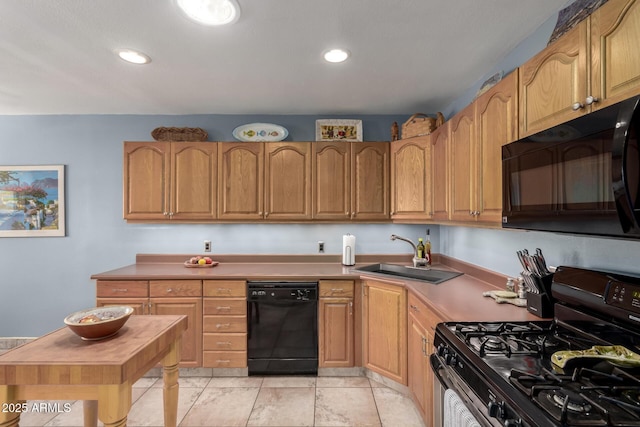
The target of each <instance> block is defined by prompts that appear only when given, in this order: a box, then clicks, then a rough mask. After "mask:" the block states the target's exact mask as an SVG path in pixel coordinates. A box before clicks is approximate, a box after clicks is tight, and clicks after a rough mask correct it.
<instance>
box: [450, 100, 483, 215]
mask: <svg viewBox="0 0 640 427" xmlns="http://www.w3.org/2000/svg"><path fill="white" fill-rule="evenodd" d="M473 112H474V105H473V104H470V105H468V106H467V107H466V108H465V109H464V110H462V111H460V112H459V113H458V114H456V115H455V116H454V117H453V118H452V119H451V121H450V123H451V124H450V126H451V131H450V137H451V141H450V144H451V169H452V170H451V219H452V220H455V221H475V216H474V211H473V209H472V205H471V193H472V189H473V188H474V185H475V177H474V173H475V168H476V158H477V156H476V154H475V152H474V148H475V140H474V138H475V128H474V117H473Z"/></svg>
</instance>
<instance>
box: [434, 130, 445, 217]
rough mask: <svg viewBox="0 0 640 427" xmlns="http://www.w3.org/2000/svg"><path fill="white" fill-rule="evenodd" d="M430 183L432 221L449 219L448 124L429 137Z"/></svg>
mask: <svg viewBox="0 0 640 427" xmlns="http://www.w3.org/2000/svg"><path fill="white" fill-rule="evenodd" d="M430 140H431V183H432V186H433V190H432V192H433V201H432V206H433V219H434V220H437V221H446V220H448V219H449V122H445V124H444V125H442V126H440V127H439V128H438V129H436V130H435V131H434V132H433V133H432V134H431V135H430Z"/></svg>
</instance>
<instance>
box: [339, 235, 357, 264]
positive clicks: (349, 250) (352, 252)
mask: <svg viewBox="0 0 640 427" xmlns="http://www.w3.org/2000/svg"><path fill="white" fill-rule="evenodd" d="M342 264H343V265H355V264H356V236H352V235H351V234H345V235H344V236H342Z"/></svg>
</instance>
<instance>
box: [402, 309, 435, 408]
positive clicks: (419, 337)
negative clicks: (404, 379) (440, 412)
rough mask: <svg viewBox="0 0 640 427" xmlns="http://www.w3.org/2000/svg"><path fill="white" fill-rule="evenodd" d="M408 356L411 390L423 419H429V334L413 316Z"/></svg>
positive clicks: (410, 317) (410, 318)
mask: <svg viewBox="0 0 640 427" xmlns="http://www.w3.org/2000/svg"><path fill="white" fill-rule="evenodd" d="M407 338H408V356H409V361H408V362H409V380H408V381H409V390H411V393H412V394H413V397H414V401H415V402H416V403H417V404H418V409H419V410H420V412H421V414H422V418H423V419H425V420H426V419H427V418H428V415H430V414H431V411H429V412H427V411H426V405H427V399H428V398H430V397H431V396H430V395H429V396H427V371H430V370H431V368H430V366H429V363H428V357H427V352H426V351H427V333H426V331H425V328H424V327H423V326H422V325H421V324H420V322H419V321H418V320H417V319H416V318H415V317H413V316H411V315H410V316H409V335H408V337H407Z"/></svg>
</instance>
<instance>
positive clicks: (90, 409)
mask: <svg viewBox="0 0 640 427" xmlns="http://www.w3.org/2000/svg"><path fill="white" fill-rule="evenodd" d="M82 406H83V408H84V427H98V401H97V400H85V401H84V402H82Z"/></svg>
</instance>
